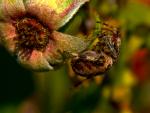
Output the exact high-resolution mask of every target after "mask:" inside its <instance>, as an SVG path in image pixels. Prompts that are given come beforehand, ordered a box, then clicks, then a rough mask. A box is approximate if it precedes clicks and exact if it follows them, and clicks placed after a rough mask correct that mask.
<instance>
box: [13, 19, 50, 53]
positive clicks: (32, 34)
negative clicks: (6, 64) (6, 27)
mask: <svg viewBox="0 0 150 113" xmlns="http://www.w3.org/2000/svg"><path fill="white" fill-rule="evenodd" d="M15 27H16V34H17V37H16V48H17V50H18V49H19V50H30V51H32V50H38V51H44V50H45V48H46V46H47V44H48V42H49V37H50V32H49V29H48V28H47V27H45V26H43V25H42V24H41V23H40V22H39V21H37V20H36V19H33V18H27V17H26V18H23V19H19V20H17V21H16V24H15Z"/></svg>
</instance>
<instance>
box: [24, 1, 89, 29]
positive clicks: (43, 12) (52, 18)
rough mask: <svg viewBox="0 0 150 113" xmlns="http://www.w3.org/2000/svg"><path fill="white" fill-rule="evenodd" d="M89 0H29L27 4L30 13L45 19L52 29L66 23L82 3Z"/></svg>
mask: <svg viewBox="0 0 150 113" xmlns="http://www.w3.org/2000/svg"><path fill="white" fill-rule="evenodd" d="M86 1H88V0H27V1H26V3H25V5H26V9H27V11H28V12H29V13H32V14H34V15H35V16H37V17H38V18H39V19H41V20H44V21H45V23H47V24H48V25H49V27H50V28H51V29H58V28H59V27H61V26H63V25H64V24H66V23H67V22H68V21H69V20H70V19H71V18H72V16H73V15H74V14H75V13H76V12H77V10H78V9H79V8H80V6H81V5H82V4H84V3H85V2H86Z"/></svg>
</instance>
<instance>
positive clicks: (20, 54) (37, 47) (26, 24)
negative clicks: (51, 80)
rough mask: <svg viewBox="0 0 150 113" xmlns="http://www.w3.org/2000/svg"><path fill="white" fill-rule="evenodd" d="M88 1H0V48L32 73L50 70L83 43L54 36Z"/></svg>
mask: <svg viewBox="0 0 150 113" xmlns="http://www.w3.org/2000/svg"><path fill="white" fill-rule="evenodd" d="M86 1H88V0H0V44H2V45H3V46H5V47H6V48H7V49H8V51H9V52H10V53H11V54H12V55H15V56H16V57H17V60H18V62H19V63H20V64H22V65H23V66H26V67H28V68H30V69H33V70H52V69H53V65H56V64H59V63H62V62H63V58H62V53H63V52H79V51H82V50H84V49H85V48H86V43H85V42H84V41H83V40H81V39H80V38H78V37H74V36H70V35H67V34H63V33H60V32H57V31H56V30H57V29H58V28H60V27H61V26H63V25H64V24H65V23H67V22H68V21H69V20H70V19H71V18H72V16H73V15H74V14H75V13H76V12H77V10H78V9H79V7H80V6H81V5H82V4H84V3H85V2H86Z"/></svg>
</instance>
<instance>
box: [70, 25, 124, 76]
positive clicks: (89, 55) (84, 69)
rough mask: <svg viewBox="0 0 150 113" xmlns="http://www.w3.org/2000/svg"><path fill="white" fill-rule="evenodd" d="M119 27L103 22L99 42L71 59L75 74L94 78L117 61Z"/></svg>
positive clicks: (119, 40)
mask: <svg viewBox="0 0 150 113" xmlns="http://www.w3.org/2000/svg"><path fill="white" fill-rule="evenodd" d="M120 37H121V36H120V32H119V29H118V28H116V27H112V26H110V25H108V24H106V23H102V28H101V32H100V33H99V34H98V36H97V42H96V43H95V44H93V45H92V48H90V49H87V50H85V51H83V52H81V53H79V54H76V56H75V57H73V58H72V60H71V66H72V69H73V71H74V72H75V74H77V75H80V76H84V77H86V78H92V77H93V76H96V75H100V74H104V73H105V72H106V71H107V70H108V69H110V68H111V67H112V65H113V64H114V63H115V62H116V61H117V59H118V56H119V48H120V44H121V38H120Z"/></svg>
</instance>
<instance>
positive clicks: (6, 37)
mask: <svg viewBox="0 0 150 113" xmlns="http://www.w3.org/2000/svg"><path fill="white" fill-rule="evenodd" d="M15 37H16V32H15V27H14V26H12V25H11V24H10V23H0V44H1V45H3V46H4V47H6V48H7V49H8V50H9V51H10V52H11V53H12V52H14V51H15V40H14V39H15Z"/></svg>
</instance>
